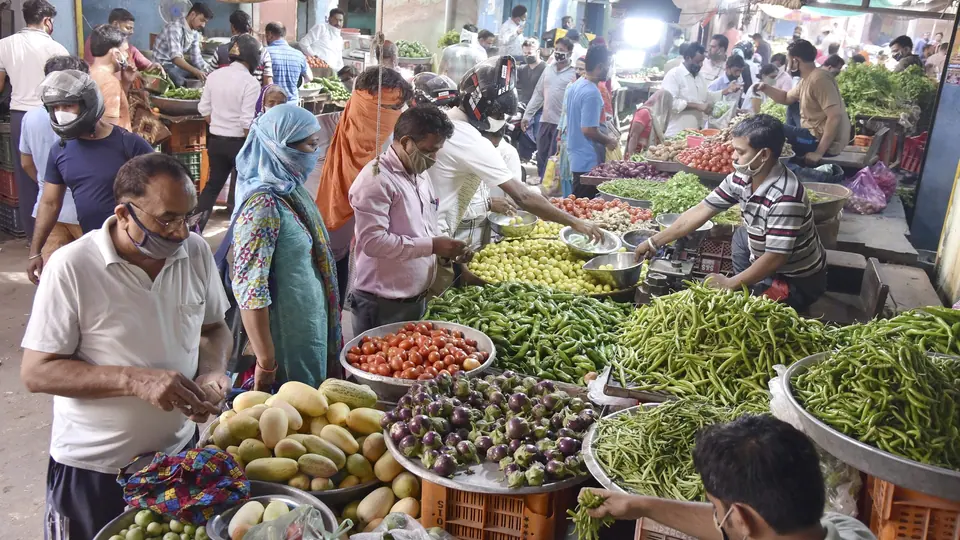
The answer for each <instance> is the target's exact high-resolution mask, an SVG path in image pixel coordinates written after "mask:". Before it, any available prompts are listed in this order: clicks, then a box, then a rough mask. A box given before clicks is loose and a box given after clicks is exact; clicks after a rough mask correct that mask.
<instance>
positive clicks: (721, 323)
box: [613, 284, 830, 410]
mask: <svg viewBox="0 0 960 540" xmlns="http://www.w3.org/2000/svg"><path fill="white" fill-rule="evenodd" d="M620 341H621V345H622V347H620V349H621V351H620V353H621V354H619V355H618V356H617V357H616V358H614V360H613V365H614V367H613V374H614V376H616V377H618V378H619V380H620V382H621V384H622V385H623V386H625V387H632V388H636V389H638V390H642V391H648V392H667V393H670V394H673V395H677V396H703V397H706V398H708V399H710V400H712V401H714V402H716V403H719V404H723V405H727V406H736V405H739V404H741V403H749V404H750V405H752V406H754V407H757V408H759V409H764V410H765V409H766V408H767V404H766V402H767V400H768V399H769V396H768V392H767V383H768V382H769V381H770V379H771V378H772V377H774V376H775V375H776V373H775V372H774V370H773V366H774V365H776V364H783V365H790V364H792V363H793V362H795V361H797V360H800V359H802V358H805V357H807V356H810V355H811V354H814V353H818V352H822V351H825V350H828V349H829V345H830V340H829V338H828V337H827V335H826V332H825V327H824V325H823V324H822V323H820V322H819V321H815V320H809V319H804V318H801V317H800V316H799V315H797V312H796V311H794V310H793V309H792V308H790V307H789V306H786V305H785V304H780V303H777V302H774V301H771V300H768V299H766V298H763V297H755V296H750V295H749V294H748V293H746V292H745V291H723V290H715V289H711V288H708V287H706V286H704V285H702V284H690V287H689V288H688V289H686V290H684V291H681V292H677V293H674V294H670V295H667V296H660V297H658V298H656V299H654V300H653V301H652V302H651V303H650V304H648V305H646V306H642V307H640V308H639V309H637V310H636V311H634V312H633V314H632V315H631V317H630V318H629V319H628V320H627V321H626V322H625V323H624V329H623V331H622V333H621V340H620Z"/></svg>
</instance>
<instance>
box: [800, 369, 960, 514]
mask: <svg viewBox="0 0 960 540" xmlns="http://www.w3.org/2000/svg"><path fill="white" fill-rule="evenodd" d="M826 359H827V353H819V354H815V355H813V356H808V357H806V358H804V359H803V360H800V361H799V362H797V363H795V364H793V365H791V366H790V367H789V368H788V369H787V372H786V373H785V374H784V375H783V377H782V381H781V384H782V385H783V391H784V392H783V393H784V394H786V396H787V400H788V402H789V404H790V406H791V407H792V408H793V409H794V411H795V412H796V413H797V416H798V417H799V418H800V424H801V425H802V426H803V431H804V432H805V433H806V434H807V435H808V436H809V437H810V438H811V439H813V442H815V443H817V444H818V445H820V446H821V447H822V448H823V449H824V450H826V451H827V452H828V453H829V454H830V455H832V456H834V457H836V458H837V459H839V460H840V461H843V462H844V463H847V464H849V465H850V466H852V467H854V468H855V469H857V470H860V471H863V472H865V473H867V474H869V475H873V476H876V477H878V478H883V479H884V480H886V481H888V482H892V483H894V484H896V485H898V486H902V487H905V488H907V489H912V490H916V491H920V492H922V493H926V494H927V495H932V496H934V497H941V498H944V499H947V500H951V501H958V500H960V471H953V470H950V469H945V468H943V467H937V466H934V465H925V464H923V463H918V462H916V461H913V460H912V459H907V458H905V457H902V456H898V455H895V454H891V453H888V452H884V451H883V450H880V449H879V448H877V447H875V446H871V445H869V444H866V443H863V442H860V441H858V440H856V439H854V438H852V437H848V436H846V435H844V434H843V433H840V432H839V431H837V430H835V429H833V428H832V427H830V426H828V425H827V424H825V423H824V422H822V421H821V420H820V419H819V418H817V417H815V416H814V415H812V414H810V413H809V412H807V410H806V409H805V408H804V407H803V405H801V404H800V402H799V401H797V398H796V396H794V394H793V386H792V384H791V382H792V381H793V380H794V379H796V378H797V377H798V376H800V374H801V373H803V372H804V371H806V370H807V369H808V368H809V367H810V366H812V365H813V364H816V363H818V362H823V361H824V360H826Z"/></svg>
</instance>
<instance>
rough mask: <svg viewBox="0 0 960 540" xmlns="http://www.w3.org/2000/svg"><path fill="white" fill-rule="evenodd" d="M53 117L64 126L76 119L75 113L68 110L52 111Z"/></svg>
mask: <svg viewBox="0 0 960 540" xmlns="http://www.w3.org/2000/svg"><path fill="white" fill-rule="evenodd" d="M53 117H54V118H56V119H57V123H58V124H60V125H61V126H64V125H67V124H69V123H70V122H73V121H74V120H76V119H77V113H73V112H70V111H56V112H54V113H53Z"/></svg>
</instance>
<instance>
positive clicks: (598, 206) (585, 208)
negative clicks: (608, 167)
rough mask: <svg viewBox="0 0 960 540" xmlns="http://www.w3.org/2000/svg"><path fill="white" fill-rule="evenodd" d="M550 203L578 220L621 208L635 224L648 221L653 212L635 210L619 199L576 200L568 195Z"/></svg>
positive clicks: (642, 209)
mask: <svg viewBox="0 0 960 540" xmlns="http://www.w3.org/2000/svg"><path fill="white" fill-rule="evenodd" d="M550 202H551V203H553V205H554V206H556V207H557V208H559V209H560V210H563V211H564V212H566V213H568V214H570V215H572V216H574V217H578V218H580V219H590V218H592V217H593V213H594V212H602V211H603V210H609V209H611V208H621V209H623V210H626V211H627V212H629V213H630V222H631V223H636V222H638V221H649V220H651V219H653V212H651V211H650V209H648V208H636V207H633V206H630V205H629V204H627V203H625V202H623V201H621V200H620V199H615V200H612V201H605V200H603V199H587V198H579V199H578V198H577V197H575V196H573V195H570V196H568V197H565V198H562V199H561V198H559V197H553V198H552V199H550Z"/></svg>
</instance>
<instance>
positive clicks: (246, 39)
mask: <svg viewBox="0 0 960 540" xmlns="http://www.w3.org/2000/svg"><path fill="white" fill-rule="evenodd" d="M230 60H239V61H241V62H246V63H247V67H248V68H249V69H250V73H251V74H252V73H253V72H254V70H256V69H257V67H258V66H259V65H260V42H259V41H257V38H255V37H253V36H251V35H250V34H243V35H239V36H237V37H235V38H234V39H233V41H232V42H231V44H230Z"/></svg>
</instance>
